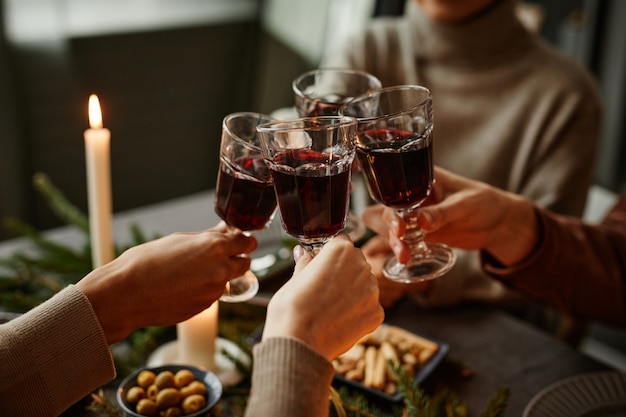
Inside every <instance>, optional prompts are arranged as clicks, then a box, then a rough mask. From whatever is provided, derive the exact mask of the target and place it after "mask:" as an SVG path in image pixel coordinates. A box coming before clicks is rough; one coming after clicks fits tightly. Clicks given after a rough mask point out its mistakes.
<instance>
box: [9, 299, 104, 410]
mask: <svg viewBox="0 0 626 417" xmlns="http://www.w3.org/2000/svg"><path fill="white" fill-rule="evenodd" d="M0 347H1V348H0V361H1V362H2V364H3V365H2V366H1V367H0V404H2V410H3V412H4V413H6V414H7V415H15V416H17V415H20V416H30V415H58V414H60V413H61V412H62V411H63V410H65V409H66V408H68V407H69V406H71V405H72V404H73V403H75V402H76V401H78V400H80V399H81V398H83V397H84V396H85V395H87V394H89V392H91V391H92V390H93V389H95V388H97V387H98V386H100V385H102V384H104V383H105V382H107V381H109V380H111V379H113V378H114V377H115V367H114V365H113V359H112V357H111V352H110V350H109V346H108V345H107V343H106V340H105V337H104V333H103V332H102V329H101V328H100V325H99V323H98V321H97V318H96V317H95V315H94V313H93V310H92V309H91V306H90V305H89V302H88V301H87V299H86V298H85V296H84V295H83V294H82V293H81V292H80V291H79V290H78V289H77V288H76V287H74V286H70V287H68V288H66V289H64V290H63V291H62V292H61V293H59V294H57V295H56V296H54V297H53V298H51V299H50V300H48V301H47V302H45V303H44V304H42V305H40V306H39V307H37V308H35V309H33V310H31V311H29V312H28V313H26V314H24V315H23V316H21V317H19V318H17V319H14V320H13V321H11V322H9V323H6V324H4V325H2V326H0Z"/></svg>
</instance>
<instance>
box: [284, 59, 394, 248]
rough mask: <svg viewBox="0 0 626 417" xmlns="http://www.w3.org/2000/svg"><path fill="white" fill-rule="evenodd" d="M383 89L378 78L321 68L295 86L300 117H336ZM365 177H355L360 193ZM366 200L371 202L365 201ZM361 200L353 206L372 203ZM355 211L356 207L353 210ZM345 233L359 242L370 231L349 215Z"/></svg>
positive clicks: (355, 167) (300, 78) (355, 166)
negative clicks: (356, 99)
mask: <svg viewBox="0 0 626 417" xmlns="http://www.w3.org/2000/svg"><path fill="white" fill-rule="evenodd" d="M381 87H382V83H381V82H380V80H379V79H378V78H376V77H375V76H374V75H372V74H370V73H368V72H365V71H359V70H354V69H350V68H318V69H314V70H312V71H307V72H305V73H303V74H301V75H299V76H298V77H296V78H295V79H294V80H293V82H292V83H291V88H292V90H293V93H294V102H295V107H296V111H297V112H298V116H299V117H314V116H336V115H337V113H338V112H339V108H340V107H341V106H342V105H343V104H345V103H347V102H349V101H350V100H352V99H353V98H354V97H357V96H360V95H362V94H367V93H371V92H372V91H375V90H378V89H379V88H381ZM352 168H353V173H354V174H356V173H357V172H359V163H358V161H357V160H355V161H354V163H353V165H352ZM362 181H363V180H362V178H361V176H353V177H352V182H353V183H354V184H355V186H356V187H358V188H357V190H361V189H364V188H365V186H364V185H363V182H362ZM365 200H368V199H367V197H365ZM362 201H363V200H359V199H357V200H356V201H353V202H352V204H357V205H359V202H361V204H360V205H359V207H356V208H357V209H358V208H362V207H361V206H365V205H367V204H368V202H362ZM353 208H355V207H353ZM344 232H345V233H347V234H348V235H350V237H351V238H352V239H353V240H354V241H357V240H359V238H360V237H362V236H363V235H365V232H366V228H365V225H364V224H363V222H362V221H361V220H360V218H359V217H358V216H357V215H356V214H354V213H353V212H352V211H350V212H348V219H347V223H346V228H345V230H344Z"/></svg>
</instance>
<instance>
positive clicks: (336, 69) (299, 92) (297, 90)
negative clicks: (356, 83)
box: [291, 67, 383, 99]
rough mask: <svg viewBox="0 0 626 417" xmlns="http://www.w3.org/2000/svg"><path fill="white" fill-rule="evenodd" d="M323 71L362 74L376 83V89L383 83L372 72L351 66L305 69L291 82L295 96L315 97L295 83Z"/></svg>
mask: <svg viewBox="0 0 626 417" xmlns="http://www.w3.org/2000/svg"><path fill="white" fill-rule="evenodd" d="M324 72H328V73H336V74H341V73H343V74H350V75H360V76H363V77H364V78H366V79H368V80H370V81H374V83H375V84H377V87H376V89H377V90H378V89H380V88H381V87H382V86H383V84H382V82H381V81H380V79H379V78H378V77H376V76H375V75H374V74H370V73H369V72H367V71H362V70H357V69H353V68H342V67H325V68H316V69H313V70H310V71H306V72H304V73H302V74H300V75H298V76H297V77H296V78H295V79H294V80H293V81H292V82H291V89H292V90H293V92H294V94H296V95H297V96H299V97H301V98H306V99H315V98H316V97H314V96H311V95H309V94H305V93H304V92H303V91H302V90H301V89H300V88H299V87H297V85H298V84H299V83H300V82H301V81H302V80H303V79H304V78H306V77H309V76H311V75H314V74H319V73H324Z"/></svg>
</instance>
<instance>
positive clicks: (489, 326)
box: [0, 191, 609, 417]
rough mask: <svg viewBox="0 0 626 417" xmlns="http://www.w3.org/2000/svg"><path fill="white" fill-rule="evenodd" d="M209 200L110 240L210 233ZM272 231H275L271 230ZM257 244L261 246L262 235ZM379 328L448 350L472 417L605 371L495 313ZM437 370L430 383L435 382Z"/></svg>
mask: <svg viewBox="0 0 626 417" xmlns="http://www.w3.org/2000/svg"><path fill="white" fill-rule="evenodd" d="M213 198H214V195H213V192H211V191H207V192H204V193H199V194H195V195H190V196H188V197H183V198H179V199H175V200H171V201H166V202H163V203H159V204H155V205H152V206H149V207H144V208H139V209H135V210H129V211H127V212H124V213H116V215H115V219H114V225H113V228H114V236H115V241H116V242H117V243H119V244H125V243H127V242H128V241H129V240H130V226H131V225H132V224H137V225H139V226H140V227H141V228H142V230H143V231H144V232H145V233H146V235H147V236H152V235H165V234H168V233H172V232H175V231H195V230H202V229H204V228H207V227H211V226H213V225H215V224H216V223H217V222H218V221H219V218H218V217H217V215H216V214H215V212H214V210H213ZM275 222H276V219H275ZM272 229H273V230H274V232H275V229H276V225H274V226H273V227H272ZM46 235H47V236H48V237H50V238H51V239H54V240H57V241H62V242H64V243H66V244H70V245H72V244H73V245H81V244H83V243H84V238H85V237H84V236H83V235H82V234H81V233H80V232H78V231H76V230H75V229H72V228H69V227H61V228H58V229H54V230H51V231H48V232H46ZM259 237H260V238H261V239H263V238H264V237H265V235H261V236H259ZM270 237H271V239H274V237H272V236H270ZM271 239H270V240H271ZM30 246H31V245H30V244H29V242H27V241H26V240H25V239H14V240H9V241H5V242H1V243H0V257H3V256H7V255H9V254H10V253H12V252H14V251H16V250H18V251H28V250H29V249H30ZM262 249H263V248H262V247H261V248H260V249H259V250H262ZM259 253H260V255H261V256H262V255H263V253H262V252H259ZM289 256H290V255H289ZM283 262H286V263H285V265H283V266H282V267H281V268H279V270H278V271H276V272H273V273H270V274H268V275H267V277H266V279H264V280H262V281H261V294H260V298H259V299H258V300H257V301H258V302H260V303H264V302H267V299H268V298H269V297H271V294H272V293H273V292H274V291H275V290H276V289H277V288H278V287H279V286H280V285H281V284H282V282H284V279H287V278H288V277H289V275H290V271H291V270H290V264H289V260H288V259H284V260H283ZM386 322H387V323H389V324H393V325H396V326H400V327H403V328H405V329H407V330H410V331H413V332H417V333H421V334H423V335H426V336H430V337H432V338H435V339H437V340H440V341H442V342H445V343H447V344H448V345H449V346H450V350H449V353H448V357H450V358H454V359H456V360H458V361H460V362H461V363H463V365H464V366H467V367H468V368H469V369H471V371H472V373H473V375H472V377H470V378H457V379H453V380H451V381H450V380H449V381H446V382H447V383H448V384H450V388H452V389H453V390H454V391H455V392H456V393H458V395H459V397H460V398H461V399H462V400H463V401H464V402H466V403H467V404H468V407H469V409H470V410H469V411H470V415H478V412H479V411H481V410H482V409H483V408H484V406H485V405H486V403H487V401H488V400H489V398H491V397H492V396H493V395H494V394H495V393H496V391H497V389H498V387H500V386H502V385H506V386H508V387H509V388H510V390H511V397H510V399H509V402H508V406H507V409H506V413H505V416H510V417H513V416H515V417H519V416H522V414H523V411H524V409H525V408H526V406H527V404H528V403H529V402H530V400H531V399H532V398H533V397H534V396H535V395H537V394H538V393H539V392H540V391H541V390H542V389H544V388H545V387H547V386H548V385H550V384H552V383H554V382H556V381H559V380H561V379H563V378H566V377H569V376H573V375H578V374H583V373H588V372H594V371H603V370H608V369H609V368H608V367H607V366H606V365H603V364H601V363H599V362H597V361H595V360H593V359H591V358H590V357H587V356H585V355H584V354H582V353H580V352H579V351H577V350H576V349H574V348H573V347H571V346H569V345H566V344H565V343H563V342H561V341H559V340H558V339H556V338H555V337H554V336H552V335H550V334H547V333H545V332H542V331H541V330H539V329H538V328H535V327H533V326H531V325H530V324H528V323H526V322H523V321H521V320H518V319H516V318H514V317H513V316H510V315H508V314H507V313H505V312H503V311H501V310H497V309H492V308H484V307H477V306H473V307H455V308H451V309H446V310H423V309H419V308H418V307H417V306H416V305H415V304H413V303H412V302H411V301H409V300H404V301H402V302H400V303H399V304H398V305H396V306H395V307H394V308H392V309H389V310H387V312H386ZM438 371H439V369H436V370H435V371H434V372H433V373H432V374H431V377H430V378H435V377H437V372H438Z"/></svg>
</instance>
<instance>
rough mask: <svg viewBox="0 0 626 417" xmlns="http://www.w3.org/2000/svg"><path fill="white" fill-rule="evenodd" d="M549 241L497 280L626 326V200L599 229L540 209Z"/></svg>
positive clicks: (493, 268) (494, 272)
mask: <svg viewBox="0 0 626 417" xmlns="http://www.w3.org/2000/svg"><path fill="white" fill-rule="evenodd" d="M536 213H537V217H538V219H539V224H540V226H541V228H542V235H543V238H542V240H541V241H540V242H539V244H538V246H537V248H536V250H535V251H534V252H533V253H532V254H531V255H530V256H529V257H528V258H527V259H526V260H525V261H523V262H522V263H520V264H518V265H515V266H513V267H510V268H502V267H501V266H499V265H497V264H496V263H495V262H494V261H493V260H492V259H490V257H489V256H488V255H487V254H485V253H483V254H482V256H481V258H482V259H481V262H482V266H483V268H484V269H485V271H486V272H487V273H489V274H490V275H491V276H493V277H495V278H497V279H499V280H501V281H502V282H504V283H505V284H507V285H509V286H511V287H513V288H516V289H518V290H521V291H522V292H524V293H526V294H527V295H529V296H530V297H532V298H534V299H536V300H539V301H542V302H546V303H548V304H551V305H553V306H555V307H556V308H558V309H559V310H561V311H563V312H566V313H568V314H570V315H572V316H574V317H578V318H587V319H591V320H596V321H601V322H604V323H606V324H610V325H617V326H626V302H625V301H626V194H624V195H622V196H621V197H620V199H619V201H618V203H617V204H616V205H615V206H614V207H613V208H612V209H611V211H610V212H609V214H608V215H607V216H606V218H605V219H604V220H603V221H602V223H601V224H599V225H589V224H585V223H584V222H583V221H582V220H580V219H578V218H574V217H566V216H560V215H557V214H554V213H551V212H549V211H547V210H542V209H540V208H537V209H536Z"/></svg>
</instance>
